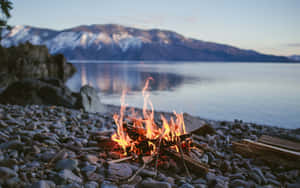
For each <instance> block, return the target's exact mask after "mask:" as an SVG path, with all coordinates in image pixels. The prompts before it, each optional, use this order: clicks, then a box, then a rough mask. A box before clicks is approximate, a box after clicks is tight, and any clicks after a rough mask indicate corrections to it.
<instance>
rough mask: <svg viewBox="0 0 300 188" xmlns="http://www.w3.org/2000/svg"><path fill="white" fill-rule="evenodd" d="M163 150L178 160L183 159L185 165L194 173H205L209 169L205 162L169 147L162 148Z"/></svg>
mask: <svg viewBox="0 0 300 188" xmlns="http://www.w3.org/2000/svg"><path fill="white" fill-rule="evenodd" d="M164 151H165V152H166V153H168V154H169V155H171V156H173V157H174V158H176V159H177V160H178V161H180V160H184V161H185V163H186V165H187V166H188V167H189V168H190V169H191V170H192V171H193V172H195V173H201V174H206V173H207V172H209V171H210V170H209V167H208V165H207V164H204V163H200V162H198V161H196V160H194V159H192V158H191V157H189V156H188V155H186V154H181V153H178V152H176V151H174V150H171V149H164Z"/></svg>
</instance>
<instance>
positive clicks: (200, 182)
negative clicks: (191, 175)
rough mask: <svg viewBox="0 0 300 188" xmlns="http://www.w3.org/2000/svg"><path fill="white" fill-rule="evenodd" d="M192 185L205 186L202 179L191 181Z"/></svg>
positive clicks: (204, 181)
mask: <svg viewBox="0 0 300 188" xmlns="http://www.w3.org/2000/svg"><path fill="white" fill-rule="evenodd" d="M192 183H193V184H206V180H205V179H202V178H198V179H196V180H193V181H192Z"/></svg>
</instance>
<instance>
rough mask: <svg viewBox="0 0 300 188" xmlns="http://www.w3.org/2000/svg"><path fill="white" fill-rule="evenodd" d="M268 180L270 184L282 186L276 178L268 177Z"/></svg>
mask: <svg viewBox="0 0 300 188" xmlns="http://www.w3.org/2000/svg"><path fill="white" fill-rule="evenodd" d="M267 181H268V184H272V185H275V186H277V187H280V185H281V184H280V182H279V181H277V180H274V179H267Z"/></svg>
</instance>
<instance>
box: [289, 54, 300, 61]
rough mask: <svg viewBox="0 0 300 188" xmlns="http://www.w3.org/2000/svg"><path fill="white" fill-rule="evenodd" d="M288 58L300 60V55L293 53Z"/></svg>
mask: <svg viewBox="0 0 300 188" xmlns="http://www.w3.org/2000/svg"><path fill="white" fill-rule="evenodd" d="M288 58H289V59H291V60H293V61H300V55H291V56H289V57H288Z"/></svg>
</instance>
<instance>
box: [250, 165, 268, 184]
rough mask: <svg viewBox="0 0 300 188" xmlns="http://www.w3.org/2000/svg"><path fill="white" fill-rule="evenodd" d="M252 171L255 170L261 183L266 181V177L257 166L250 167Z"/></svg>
mask: <svg viewBox="0 0 300 188" xmlns="http://www.w3.org/2000/svg"><path fill="white" fill-rule="evenodd" d="M252 171H253V172H255V173H256V174H257V175H258V176H259V177H260V178H261V181H262V183H263V184H267V183H268V181H267V179H266V178H265V176H264V174H263V173H262V171H261V170H260V169H259V168H252Z"/></svg>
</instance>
